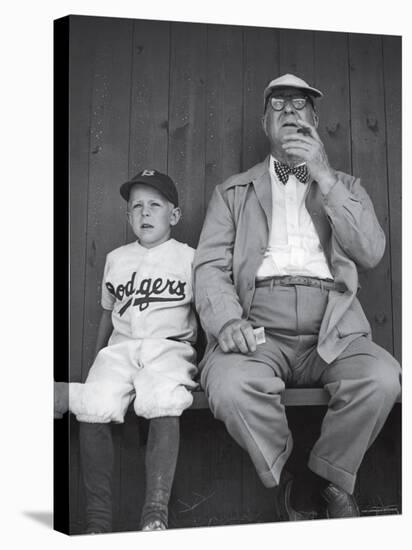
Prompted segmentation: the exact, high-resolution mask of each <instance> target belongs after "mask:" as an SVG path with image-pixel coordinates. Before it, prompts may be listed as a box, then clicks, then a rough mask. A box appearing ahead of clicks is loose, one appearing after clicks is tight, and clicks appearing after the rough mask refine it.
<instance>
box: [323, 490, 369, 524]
mask: <svg viewBox="0 0 412 550" xmlns="http://www.w3.org/2000/svg"><path fill="white" fill-rule="evenodd" d="M322 497H323V498H324V500H325V501H326V517H328V518H356V517H359V516H360V513H359V508H358V505H357V504H356V500H355V497H354V496H353V495H350V494H349V493H347V492H346V491H344V490H343V489H341V488H340V487H338V486H337V485H334V484H333V483H329V485H327V487H326V488H325V489H324V490H323V491H322Z"/></svg>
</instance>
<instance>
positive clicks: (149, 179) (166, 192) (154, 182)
mask: <svg viewBox="0 0 412 550" xmlns="http://www.w3.org/2000/svg"><path fill="white" fill-rule="evenodd" d="M136 183H144V184H145V185H150V186H151V187H154V188H155V189H157V190H158V191H159V192H160V193H162V195H163V196H164V197H166V199H167V200H168V201H170V202H171V203H172V204H174V205H175V206H178V204H179V197H178V194H177V189H176V185H175V184H174V183H173V180H172V179H171V178H170V177H169V176H167V175H166V174H162V173H161V172H158V171H157V170H148V169H145V170H142V171H141V172H139V173H138V174H136V175H135V176H134V177H133V178H132V179H131V180H129V181H126V182H125V183H123V184H122V185H121V187H120V194H121V196H122V197H123V198H124V200H126V201H128V200H129V195H130V189H131V188H132V187H133V185H135V184H136Z"/></svg>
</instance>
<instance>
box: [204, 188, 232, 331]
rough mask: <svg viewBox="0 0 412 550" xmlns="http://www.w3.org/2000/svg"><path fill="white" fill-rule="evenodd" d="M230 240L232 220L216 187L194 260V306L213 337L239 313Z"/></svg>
mask: <svg viewBox="0 0 412 550" xmlns="http://www.w3.org/2000/svg"><path fill="white" fill-rule="evenodd" d="M234 241H235V223H234V220H233V217H232V214H231V212H230V209H229V206H228V204H226V202H225V200H224V198H223V196H222V194H221V191H220V189H219V188H218V187H216V188H215V190H214V192H213V195H212V198H211V200H210V203H209V206H208V210H207V213H206V218H205V221H204V225H203V229H202V232H201V235H200V240H199V245H198V247H197V250H196V253H195V260H194V283H195V303H196V308H197V311H198V313H199V316H200V321H201V323H202V325H203V327H204V329H205V330H206V332H207V333H209V334H212V335H213V336H214V337H215V338H217V337H218V335H219V332H220V331H221V329H222V328H223V327H224V325H226V324H227V323H228V322H229V321H231V320H234V319H240V318H241V317H242V306H241V304H240V302H239V297H238V295H237V292H236V289H235V287H234V284H233V276H232V270H233V247H234Z"/></svg>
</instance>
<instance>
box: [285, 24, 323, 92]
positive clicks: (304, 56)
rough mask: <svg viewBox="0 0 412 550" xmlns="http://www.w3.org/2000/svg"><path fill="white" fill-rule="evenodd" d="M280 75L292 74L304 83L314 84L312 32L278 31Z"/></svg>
mask: <svg viewBox="0 0 412 550" xmlns="http://www.w3.org/2000/svg"><path fill="white" fill-rule="evenodd" d="M279 52H280V67H279V68H280V73H279V74H285V73H292V74H294V75H296V76H298V77H300V78H303V80H306V82H308V83H311V82H314V79H315V57H314V32H313V31H298V30H285V29H281V30H280V31H279Z"/></svg>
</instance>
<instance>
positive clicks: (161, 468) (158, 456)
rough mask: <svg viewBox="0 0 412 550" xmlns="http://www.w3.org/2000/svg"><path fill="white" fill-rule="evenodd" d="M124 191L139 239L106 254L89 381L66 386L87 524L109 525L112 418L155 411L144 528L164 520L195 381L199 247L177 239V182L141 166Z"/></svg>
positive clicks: (163, 524) (93, 527) (101, 528)
mask: <svg viewBox="0 0 412 550" xmlns="http://www.w3.org/2000/svg"><path fill="white" fill-rule="evenodd" d="M120 194H121V196H122V197H123V198H124V199H125V200H126V201H127V217H128V221H129V224H130V226H131V228H132V230H133V232H134V234H135V235H136V237H137V241H135V242H133V243H131V244H128V245H125V246H121V247H120V248H117V249H115V250H113V251H112V252H110V253H109V254H108V256H107V259H106V265H105V269H104V276H103V285H102V302H101V304H102V307H103V312H102V317H101V321H100V325H99V330H98V336H97V344H96V354H97V355H96V358H95V361H94V363H93V366H92V367H91V369H90V372H89V375H88V377H87V380H86V382H85V384H82V385H79V384H76V385H73V391H71V392H70V410H71V411H72V412H73V413H74V414H75V415H76V417H77V419H78V420H79V421H80V422H81V425H80V453H81V462H82V470H83V479H84V483H85V488H86V515H87V528H86V531H87V532H88V533H98V532H99V533H100V532H108V531H111V529H112V499H111V472H112V466H113V445H112V436H111V429H110V425H109V424H108V423H109V422H117V423H119V422H120V423H121V422H123V419H124V415H125V412H126V410H127V408H128V407H129V405H130V403H131V402H132V401H133V399H134V410H135V412H136V414H137V415H139V416H143V417H145V418H148V419H150V425H149V435H148V441H147V450H146V458H145V464H146V495H145V502H144V506H143V511H142V517H141V527H142V530H162V529H166V528H167V524H168V502H169V497H170V492H171V487H172V483H173V478H174V473H175V467H176V461H177V455H178V447H179V416H180V415H181V413H182V411H183V410H184V409H186V408H187V407H189V406H190V405H191V403H192V400H193V397H192V393H191V391H190V390H191V389H193V388H194V387H196V383H195V382H194V381H193V376H194V375H195V374H196V372H197V368H196V352H195V349H194V347H193V344H194V343H195V341H196V333H197V325H196V318H195V313H194V309H193V307H192V302H193V290H192V261H193V255H194V250H193V249H192V248H190V247H189V246H188V245H186V244H183V243H180V242H177V241H176V240H174V239H172V238H171V227H172V226H174V225H176V224H177V223H178V222H179V219H180V216H181V212H180V208H179V206H178V194H177V189H176V186H175V184H174V183H173V181H172V180H171V179H170V178H169V177H168V176H166V175H164V174H161V173H160V172H157V171H156V170H143V171H142V172H140V173H139V174H137V175H136V176H135V177H134V178H132V179H131V180H130V181H128V182H126V183H124V184H123V185H122V186H121V188H120Z"/></svg>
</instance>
